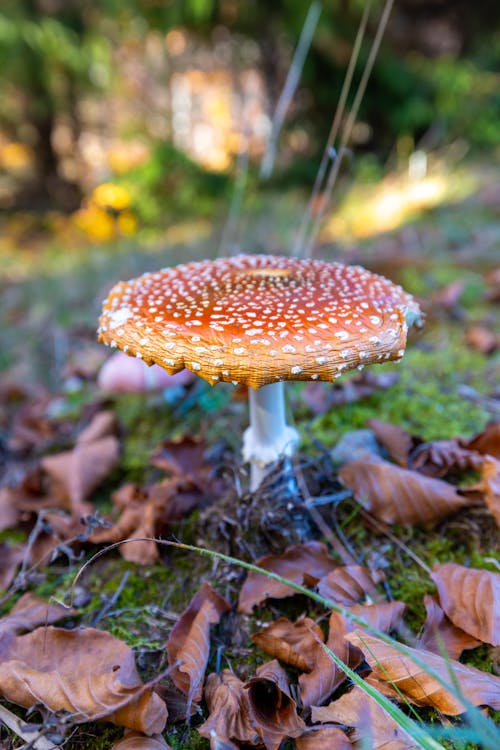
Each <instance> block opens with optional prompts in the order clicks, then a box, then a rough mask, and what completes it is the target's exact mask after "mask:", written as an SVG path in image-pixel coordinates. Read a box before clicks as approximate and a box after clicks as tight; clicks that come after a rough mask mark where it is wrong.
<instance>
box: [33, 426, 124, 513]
mask: <svg viewBox="0 0 500 750" xmlns="http://www.w3.org/2000/svg"><path fill="white" fill-rule="evenodd" d="M118 455H119V443H118V440H117V439H116V438H115V437H114V436H112V435H109V436H106V437H102V438H99V439H98V440H95V441H94V442H91V443H88V442H82V443H79V442H77V444H76V445H75V447H74V448H73V450H70V451H64V452H63V453H57V454H55V455H53V456H46V457H45V458H43V459H42V462H41V465H42V468H43V469H44V471H46V472H47V474H48V475H49V476H50V478H51V480H52V482H53V492H54V494H55V495H56V496H57V497H58V499H59V503H60V505H61V506H62V507H63V508H67V509H68V510H70V511H71V512H72V514H73V515H75V516H85V515H89V514H91V513H92V510H93V508H92V506H90V505H89V504H88V503H87V502H86V500H87V499H88V497H89V496H90V494H91V493H92V492H93V490H94V489H95V488H96V487H98V486H99V485H100V484H101V482H102V481H103V480H104V479H105V478H106V477H107V476H108V474H109V473H110V471H111V470H112V469H113V468H114V467H115V466H116V464H117V462H118Z"/></svg>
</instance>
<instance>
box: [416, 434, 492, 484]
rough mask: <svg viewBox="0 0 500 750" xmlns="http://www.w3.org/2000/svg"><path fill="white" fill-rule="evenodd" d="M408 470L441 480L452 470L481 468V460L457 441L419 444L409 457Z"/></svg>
mask: <svg viewBox="0 0 500 750" xmlns="http://www.w3.org/2000/svg"><path fill="white" fill-rule="evenodd" d="M408 462H409V465H410V468H411V469H413V470H414V471H419V472H420V473H422V474H425V475H427V476H430V477H435V478H441V477H444V476H445V475H446V474H448V473H449V472H450V471H452V470H453V469H455V470H457V469H458V470H459V471H465V470H467V469H473V470H478V469H480V468H481V464H482V458H481V456H480V455H479V454H478V453H476V451H472V450H470V449H469V448H464V446H463V445H462V443H461V441H460V440H458V439H456V438H455V439H452V440H435V441H434V442H431V443H421V444H420V445H419V446H417V447H416V448H415V450H414V451H412V453H411V454H410V457H409V461H408Z"/></svg>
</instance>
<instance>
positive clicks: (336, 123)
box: [292, 0, 371, 256]
mask: <svg viewBox="0 0 500 750" xmlns="http://www.w3.org/2000/svg"><path fill="white" fill-rule="evenodd" d="M370 7H371V0H369V2H367V3H366V5H365V9H364V11H363V15H362V17H361V21H360V24H359V28H358V31H357V34H356V39H355V41H354V47H353V49H352V53H351V57H350V60H349V65H348V66H347V71H346V74H345V78H344V83H343V84H342V91H341V92H340V97H339V101H338V104H337V108H336V110H335V114H334V116H333V122H332V127H331V128H330V133H329V135H328V140H327V142H326V146H325V150H324V151H323V156H322V158H321V163H320V165H319V168H318V172H317V174H316V179H315V180H314V186H313V189H312V192H311V197H310V198H309V203H308V204H307V208H306V210H305V213H304V216H303V217H302V222H301V225H300V227H299V231H298V232H297V238H296V240H295V243H294V247H293V251H292V255H295V256H297V255H300V254H301V252H302V250H303V247H304V243H305V240H306V236H307V230H308V228H309V226H310V222H311V218H312V215H313V210H314V206H315V204H316V201H317V198H318V195H319V194H320V191H321V186H322V184H323V180H324V178H325V175H326V171H327V168H328V165H329V163H330V161H331V160H332V159H336V158H337V152H336V151H335V141H336V139H337V136H338V133H339V129H340V123H341V122H342V118H343V116H344V111H345V105H346V101H347V97H348V95H349V90H350V88H351V83H352V77H353V75H354V69H355V67H356V63H357V60H358V56H359V51H360V49H361V44H362V41H363V37H364V35H365V30H366V24H367V22H368V16H369V13H370Z"/></svg>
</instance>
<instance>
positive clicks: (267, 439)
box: [243, 382, 299, 492]
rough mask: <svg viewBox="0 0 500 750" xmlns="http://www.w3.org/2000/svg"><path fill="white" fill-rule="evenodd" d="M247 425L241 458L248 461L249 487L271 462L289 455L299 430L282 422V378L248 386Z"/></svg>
mask: <svg viewBox="0 0 500 750" xmlns="http://www.w3.org/2000/svg"><path fill="white" fill-rule="evenodd" d="M248 400H249V406H250V425H249V427H247V429H246V430H245V433H244V435H243V459H244V461H246V462H249V463H250V466H251V473H250V489H251V490H252V492H253V491H254V490H256V489H257V488H258V486H259V485H260V483H261V482H262V480H263V479H264V477H265V476H266V474H267V473H268V471H269V468H270V467H271V465H272V464H274V463H276V461H278V460H279V459H280V458H282V457H284V456H291V455H292V453H293V451H294V448H295V445H296V443H297V441H298V439H299V433H298V432H297V430H296V429H294V428H293V427H290V426H289V425H287V423H286V419H285V389H284V384H283V382H279V383H271V384H270V385H264V386H262V388H258V389H257V390H253V389H252V388H250V389H249V396H248Z"/></svg>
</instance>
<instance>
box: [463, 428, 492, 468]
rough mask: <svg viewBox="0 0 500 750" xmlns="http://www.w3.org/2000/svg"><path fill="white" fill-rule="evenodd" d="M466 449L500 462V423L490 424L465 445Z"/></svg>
mask: <svg viewBox="0 0 500 750" xmlns="http://www.w3.org/2000/svg"><path fill="white" fill-rule="evenodd" d="M465 447H466V448H468V449H469V450H471V451H477V452H478V453H481V454H482V455H483V456H486V455H488V456H493V458H496V459H497V460H499V461H500V422H489V424H487V425H486V428H485V429H484V430H483V431H482V432H480V433H479V434H478V435H475V436H474V437H473V438H471V440H469V441H468V442H466V443H465Z"/></svg>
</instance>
